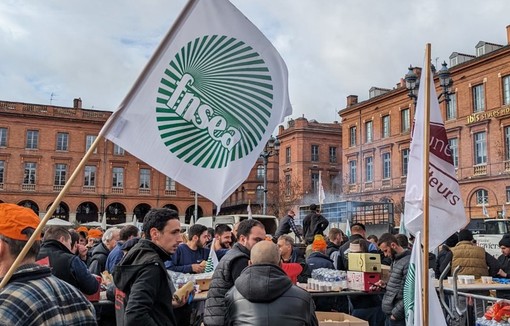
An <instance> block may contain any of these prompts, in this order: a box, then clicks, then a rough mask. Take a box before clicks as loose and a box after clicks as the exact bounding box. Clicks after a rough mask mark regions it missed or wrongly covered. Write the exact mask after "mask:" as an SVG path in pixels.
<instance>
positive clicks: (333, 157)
mask: <svg viewBox="0 0 510 326" xmlns="http://www.w3.org/2000/svg"><path fill="white" fill-rule="evenodd" d="M291 157H292V152H291V148H290V147H286V148H285V164H290V163H291V161H292V159H291ZM310 161H312V162H319V161H320V157H319V145H311V147H310ZM336 162H337V148H336V147H334V146H329V163H336Z"/></svg>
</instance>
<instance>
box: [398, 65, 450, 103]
mask: <svg viewBox="0 0 510 326" xmlns="http://www.w3.org/2000/svg"><path fill="white" fill-rule="evenodd" d="M441 66H442V67H441V69H440V70H439V71H438V72H437V75H438V76H439V85H440V86H441V89H442V90H441V93H440V94H439V96H438V97H437V99H438V100H439V103H441V102H443V101H446V102H447V103H448V101H449V100H450V95H451V94H452V93H451V92H450V87H451V86H452V85H453V80H452V78H451V76H450V71H449V70H448V68H447V67H446V66H447V65H446V62H443V63H442V64H441ZM408 69H409V71H408V72H407V74H406V75H405V77H404V78H405V81H406V88H407V90H408V93H407V96H409V98H411V99H413V104H414V107H415V108H416V101H417V100H418V88H419V87H420V81H419V80H418V76H417V75H416V73H415V72H414V67H413V66H409V68H408Z"/></svg>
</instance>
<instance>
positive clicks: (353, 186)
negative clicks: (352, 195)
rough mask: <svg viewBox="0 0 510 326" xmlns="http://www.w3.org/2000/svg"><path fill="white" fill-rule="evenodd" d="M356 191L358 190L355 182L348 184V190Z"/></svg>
mask: <svg viewBox="0 0 510 326" xmlns="http://www.w3.org/2000/svg"><path fill="white" fill-rule="evenodd" d="M356 191H358V185H357V184H352V185H349V192H356Z"/></svg>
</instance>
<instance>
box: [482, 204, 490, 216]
mask: <svg viewBox="0 0 510 326" xmlns="http://www.w3.org/2000/svg"><path fill="white" fill-rule="evenodd" d="M482 214H483V216H485V218H489V211H488V210H487V205H486V204H485V201H484V202H483V204H482Z"/></svg>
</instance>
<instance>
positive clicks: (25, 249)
mask: <svg viewBox="0 0 510 326" xmlns="http://www.w3.org/2000/svg"><path fill="white" fill-rule="evenodd" d="M102 138H103V137H101V136H100V135H99V136H98V137H97V138H96V140H95V141H94V142H93V143H92V145H91V146H90V148H89V150H88V151H87V152H86V153H85V155H84V156H83V158H82V159H81V161H80V163H79V164H78V166H77V167H76V169H75V170H74V172H73V174H72V175H71V176H70V177H69V180H67V182H66V184H65V185H64V187H63V188H62V190H61V191H60V193H59V194H58V196H57V198H56V199H55V201H54V202H53V204H51V206H50V208H49V209H48V211H47V212H46V214H45V215H44V217H43V219H42V220H41V222H39V225H38V226H37V229H35V232H34V234H32V236H31V237H30V239H28V241H27V244H26V245H25V247H23V250H21V253H20V254H19V255H18V257H16V260H14V263H13V264H12V266H11V268H9V270H8V271H7V274H5V276H4V278H3V279H2V282H1V283H0V289H2V288H3V287H4V286H5V285H6V284H7V283H8V282H9V280H10V279H11V277H12V274H14V271H15V270H16V269H17V268H18V266H19V264H20V263H21V262H22V261H23V260H24V259H25V256H26V255H27V253H28V251H29V250H30V248H32V245H33V244H34V242H35V239H36V238H37V237H38V236H39V235H40V234H41V232H42V230H43V229H44V227H45V226H46V223H47V222H48V220H49V219H50V217H51V216H53V212H55V209H57V207H58V205H59V204H60V202H61V201H62V198H63V197H64V196H65V194H66V193H67V192H68V190H69V188H70V187H71V185H72V184H73V183H74V180H75V179H76V177H77V176H78V174H79V173H80V171H81V170H82V169H83V167H84V166H85V164H86V163H87V161H88V159H89V157H90V155H92V153H93V152H94V150H95V149H96V147H97V145H98V144H99V141H100V140H101V139H102ZM105 164H106V162H105Z"/></svg>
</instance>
